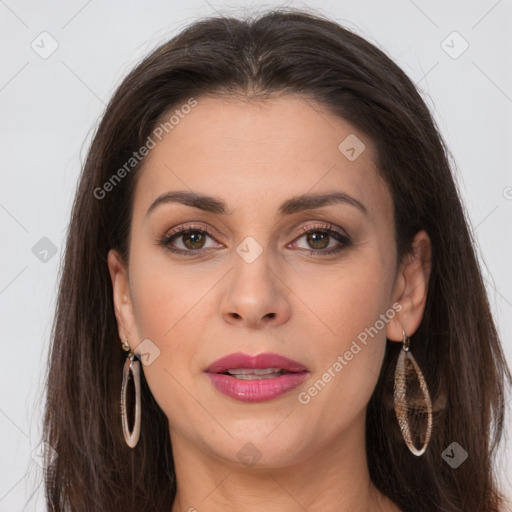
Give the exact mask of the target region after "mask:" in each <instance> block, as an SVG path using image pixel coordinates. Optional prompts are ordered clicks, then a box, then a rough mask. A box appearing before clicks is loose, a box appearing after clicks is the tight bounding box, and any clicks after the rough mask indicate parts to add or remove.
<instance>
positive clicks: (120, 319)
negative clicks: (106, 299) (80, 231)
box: [107, 249, 139, 350]
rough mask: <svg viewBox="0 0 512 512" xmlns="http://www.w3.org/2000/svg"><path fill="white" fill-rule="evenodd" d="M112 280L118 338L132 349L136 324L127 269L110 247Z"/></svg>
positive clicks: (135, 337) (136, 337)
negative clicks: (126, 342) (125, 341)
mask: <svg viewBox="0 0 512 512" xmlns="http://www.w3.org/2000/svg"><path fill="white" fill-rule="evenodd" d="M107 263H108V269H109V272H110V279H111V280H112V288H113V295H114V296H113V299H114V311H115V315H116V320H117V328H118V332H119V338H120V340H125V339H127V340H128V343H129V345H130V347H131V348H132V350H133V349H134V348H135V347H136V346H137V345H138V344H139V338H138V331H137V325H136V322H135V315H134V312H133V305H132V298H131V294H130V286H129V281H128V269H127V267H126V265H125V264H124V262H123V259H122V258H121V256H120V254H119V253H118V251H116V250H115V249H111V250H110V251H109V252H108V256H107Z"/></svg>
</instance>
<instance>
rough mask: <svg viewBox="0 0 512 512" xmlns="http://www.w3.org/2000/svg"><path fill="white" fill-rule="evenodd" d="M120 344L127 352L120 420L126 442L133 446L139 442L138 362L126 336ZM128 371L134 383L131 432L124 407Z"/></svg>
mask: <svg viewBox="0 0 512 512" xmlns="http://www.w3.org/2000/svg"><path fill="white" fill-rule="evenodd" d="M122 345H123V349H124V350H126V351H127V352H129V354H128V355H127V357H126V361H125V363H124V368H123V383H122V385H121V421H122V425H123V434H124V439H125V441H126V444H127V445H128V446H129V447H130V448H135V446H136V445H137V443H138V442H139V437H140V363H139V361H138V360H137V359H136V358H135V354H134V353H133V351H132V350H131V348H130V345H129V344H128V340H127V339H126V338H125V339H124V340H123V341H122ZM130 373H131V374H132V377H133V383H134V385H135V421H134V423H133V429H132V431H131V432H130V429H129V427H128V417H127V416H128V415H127V407H126V388H127V387H128V381H129V379H130Z"/></svg>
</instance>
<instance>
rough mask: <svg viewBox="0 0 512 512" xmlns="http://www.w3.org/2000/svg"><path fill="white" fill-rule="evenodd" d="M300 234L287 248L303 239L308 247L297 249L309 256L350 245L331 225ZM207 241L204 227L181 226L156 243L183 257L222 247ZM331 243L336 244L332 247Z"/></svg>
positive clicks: (347, 238)
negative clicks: (208, 243)
mask: <svg viewBox="0 0 512 512" xmlns="http://www.w3.org/2000/svg"><path fill="white" fill-rule="evenodd" d="M300 232H301V233H302V235H301V236H299V237H298V238H296V239H295V240H294V241H293V242H292V243H291V244H290V245H288V247H291V248H294V246H295V245H296V244H297V241H298V240H301V239H302V238H304V239H305V240H306V243H307V244H308V245H309V247H306V248H303V247H299V249H302V250H305V251H308V252H309V253H310V254H315V255H328V254H334V253H337V252H340V251H341V250H343V249H344V248H345V247H347V246H348V245H350V244H351V241H350V238H349V237H348V236H347V235H346V234H344V233H343V232H341V231H340V230H338V228H334V227H333V226H332V225H331V224H327V225H318V226H307V227H303V228H301V229H300ZM208 239H211V240H215V238H214V236H213V234H212V233H210V231H209V230H208V229H206V228H204V227H198V226H181V227H179V228H176V229H175V230H173V231H172V232H171V233H169V234H166V235H164V237H163V238H161V240H159V242H158V243H159V245H162V246H164V247H165V248H167V249H168V250H169V251H171V252H173V253H176V254H180V255H184V256H195V255H197V254H201V253H202V252H203V251H206V250H208V249H212V248H214V247H222V244H218V245H215V244H212V245H210V246H207V245H206V243H207V241H208ZM332 242H338V243H337V244H335V245H334V247H333V246H332Z"/></svg>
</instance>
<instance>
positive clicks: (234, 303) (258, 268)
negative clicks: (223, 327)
mask: <svg viewBox="0 0 512 512" xmlns="http://www.w3.org/2000/svg"><path fill="white" fill-rule="evenodd" d="M235 260H236V261H235V263H234V265H235V266H234V268H233V270H232V271H231V272H229V274H228V276H227V280H228V284H227V286H226V290H225V293H224V298H223V300H222V302H221V314H222V317H223V318H224V321H225V322H227V323H229V324H232V325H238V326H240V327H246V328H250V329H263V328H266V327H268V326H271V325H272V326H277V325H280V324H283V323H285V322H287V321H288V319H289V318H290V316H291V305H290V302H289V300H288V296H287V294H288V293H289V292H288V287H287V286H286V285H285V283H284V282H283V280H282V278H281V277H279V275H278V273H277V272H276V271H275V270H273V269H272V268H271V267H270V265H269V261H268V259H267V257H266V255H265V252H263V254H261V255H260V256H259V257H258V258H257V259H256V260H255V261H253V262H251V263H247V262H246V261H244V260H243V259H242V258H239V257H238V256H236V257H235Z"/></svg>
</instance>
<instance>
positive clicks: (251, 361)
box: [205, 352, 308, 373]
mask: <svg viewBox="0 0 512 512" xmlns="http://www.w3.org/2000/svg"><path fill="white" fill-rule="evenodd" d="M268 368H274V369H276V370H281V371H282V370H284V371H285V372H287V373H299V372H305V371H308V370H307V368H306V367H305V366H303V365H302V364H300V363H298V362H297V361H294V360H293V359H289V358H287V357H284V356H282V355H279V354H273V353H271V352H265V353H263V354H258V355H257V356H251V355H249V354H244V353H243V352H237V353H236V354H230V355H228V356H225V357H222V358H221V359H218V360H217V361H215V362H214V363H212V364H211V365H210V366H209V367H208V368H207V369H206V370H205V371H206V372H207V373H225V372H227V371H228V370H241V369H246V370H256V369H259V370H266V369H268Z"/></svg>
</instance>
